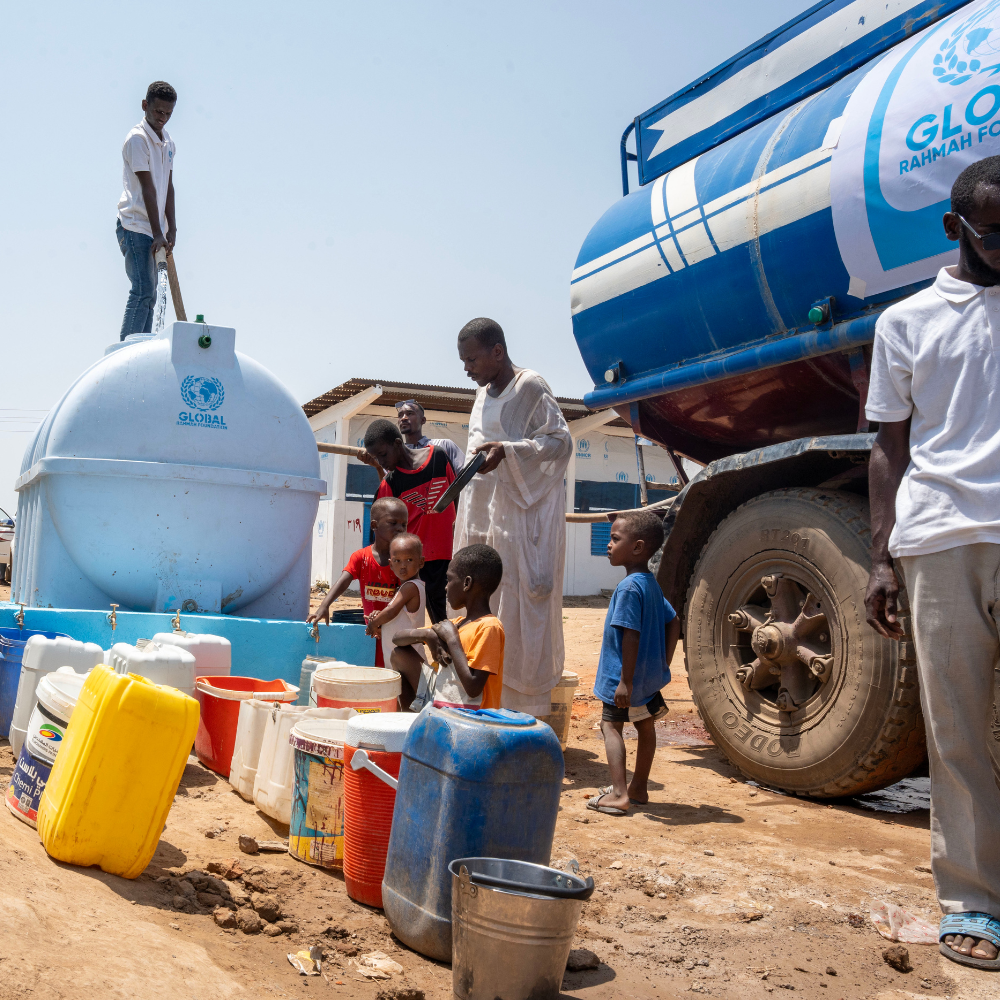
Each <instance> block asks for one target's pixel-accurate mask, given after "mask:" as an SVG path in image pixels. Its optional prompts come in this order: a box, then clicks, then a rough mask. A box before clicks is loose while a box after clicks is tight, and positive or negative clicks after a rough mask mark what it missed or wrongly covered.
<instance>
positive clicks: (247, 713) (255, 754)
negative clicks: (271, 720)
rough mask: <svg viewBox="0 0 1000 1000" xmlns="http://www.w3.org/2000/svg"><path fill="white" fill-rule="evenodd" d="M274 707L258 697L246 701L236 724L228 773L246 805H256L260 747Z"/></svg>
mask: <svg viewBox="0 0 1000 1000" xmlns="http://www.w3.org/2000/svg"><path fill="white" fill-rule="evenodd" d="M273 708H274V702H273V701H259V700H258V699H257V698H248V699H247V700H246V701H243V702H240V714H239V719H238V721H237V723H236V745H235V746H234V747H233V763H232V766H231V768H230V770H229V784H230V785H232V786H233V788H235V789H236V791H237V792H239V794H240V797H241V798H244V799H246V800H247V802H253V785H254V779H255V778H256V777H257V763H258V761H259V760H260V748H261V745H262V744H263V742H264V730H265V729H266V728H267V719H268V716H269V715H270V714H271V710H272V709H273Z"/></svg>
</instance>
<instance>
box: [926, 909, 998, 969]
mask: <svg viewBox="0 0 1000 1000" xmlns="http://www.w3.org/2000/svg"><path fill="white" fill-rule="evenodd" d="M948 934H961V935H962V936H963V937H971V938H976V939H977V940H985V941H989V942H990V943H991V944H993V946H994V947H996V948H1000V920H997V919H996V917H993V916H990V914H989V913H977V912H969V913H948V914H946V915H945V916H943V917H942V918H941V927H940V933H939V935H938V940H939V941H940V945H939V946H938V947H939V950H940V952H941V954H942V955H944V957H945V958H950V959H951V960H952V961H953V962H957V963H958V964H959V965H968V966H971V967H972V968H973V969H985V970H987V971H989V972H1000V955H998V956H997V957H996V958H992V959H989V958H976V957H975V956H973V955H962V954H960V953H959V952H957V951H955V949H954V948H951V947H949V946H948V945H946V944H945V943H944V939H945V936H946V935H948Z"/></svg>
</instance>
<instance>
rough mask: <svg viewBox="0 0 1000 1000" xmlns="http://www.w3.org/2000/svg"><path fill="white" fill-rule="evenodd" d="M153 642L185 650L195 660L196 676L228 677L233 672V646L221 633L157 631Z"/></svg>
mask: <svg viewBox="0 0 1000 1000" xmlns="http://www.w3.org/2000/svg"><path fill="white" fill-rule="evenodd" d="M153 642H158V643H160V644H162V645H164V646H177V647H178V648H179V649H185V650H187V651H188V652H189V653H190V654H191V655H192V656H193V657H194V661H195V666H196V667H197V670H196V671H195V676H196V677H229V676H230V675H231V674H232V672H233V647H232V645H231V644H230V642H229V640H228V639H224V638H223V637H222V636H221V635H209V634H208V633H207V632H157V633H156V635H154V636H153Z"/></svg>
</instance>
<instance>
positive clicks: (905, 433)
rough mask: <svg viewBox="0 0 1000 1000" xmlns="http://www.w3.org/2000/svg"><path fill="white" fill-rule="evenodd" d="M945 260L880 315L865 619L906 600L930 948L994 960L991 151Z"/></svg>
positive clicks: (997, 366)
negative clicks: (935, 907) (929, 882)
mask: <svg viewBox="0 0 1000 1000" xmlns="http://www.w3.org/2000/svg"><path fill="white" fill-rule="evenodd" d="M944 228H945V232H946V234H947V236H948V239H950V240H955V241H957V242H958V245H959V260H958V264H956V265H954V266H952V267H945V268H942V269H941V270H940V271H939V272H938V275H937V279H936V280H935V282H934V284H933V285H932V286H931V287H930V288H927V289H925V290H924V291H922V292H918V293H917V294H916V295H912V296H910V298H908V299H906V300H905V301H903V302H900V303H899V304H898V305H895V306H892V307H890V308H889V309H887V310H886V311H885V312H884V313H883V314H882V316H881V317H880V319H879V321H878V326H877V327H876V331H875V344H874V348H873V355H872V372H871V384H870V387H869V392H868V403H867V414H868V419H869V420H876V421H878V423H879V430H878V436H877V438H876V441H875V445H874V447H873V448H872V455H871V467H870V473H869V487H870V495H871V525H872V570H871V578H870V580H869V583H868V592H867V594H866V596H865V605H866V608H867V615H868V622H869V624H870V625H871V626H872V627H873V628H874V629H875V630H876V631H877V632H879V633H880V634H881V635H883V636H886V637H887V638H890V639H896V638H900V637H902V636H904V631H903V625H902V624H901V622H900V621H899V619H898V617H897V616H898V614H899V613H900V611H901V610H902V613H903V614H905V613H906V612H905V609H900V607H899V585H900V583H903V584H904V585H905V588H906V595H907V598H908V601H909V614H908V618H909V626H910V632H911V633H912V636H913V641H914V647H915V651H916V658H917V671H918V675H919V680H920V701H921V706H922V708H923V714H924V721H925V724H926V727H927V753H928V757H929V760H930V774H931V865H932V869H933V873H934V884H935V888H936V890H937V896H938V901H939V903H940V905H941V909H942V912H943V913H944V914H945V916H944V918H943V919H942V922H941V931H940V935H941V942H942V943H941V951H942V953H943V954H944V955H946V956H947V957H948V958H950V959H952V960H953V961H956V962H959V963H961V964H963V965H972V966H974V967H977V968H983V969H993V970H996V969H1000V958H998V947H1000V839H998V837H997V831H998V830H1000V790H998V785H997V780H998V776H1000V743H998V740H1000V718H998V714H997V711H998V709H997V700H996V699H997V684H998V673H997V666H998V663H1000V633H998V623H1000V156H993V157H989V158H988V159H984V160H979V161H977V162H975V163H973V164H972V165H971V166H969V167H967V168H966V169H965V170H963V171H962V173H961V174H959V176H958V178H957V179H956V181H955V183H954V186H953V187H952V189H951V211H950V212H947V213H945V216H944Z"/></svg>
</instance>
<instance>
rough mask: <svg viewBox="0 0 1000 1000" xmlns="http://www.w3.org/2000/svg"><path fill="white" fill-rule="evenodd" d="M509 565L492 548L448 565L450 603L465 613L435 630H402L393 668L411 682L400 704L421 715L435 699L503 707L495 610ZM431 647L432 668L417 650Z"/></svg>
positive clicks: (461, 555) (461, 554)
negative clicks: (492, 605)
mask: <svg viewBox="0 0 1000 1000" xmlns="http://www.w3.org/2000/svg"><path fill="white" fill-rule="evenodd" d="M502 577H503V562H502V561H501V559H500V555H499V553H498V552H497V550H496V549H494V548H491V547H490V546H489V545H469V546H466V548H464V549H460V550H459V551H458V552H456V553H455V555H454V556H452V559H451V563H450V564H449V566H448V574H447V583H446V593H447V596H448V603H449V604H450V605H451V606H452V607H453V608H454V609H455V610H456V611H460V610H462V609H464V610H465V615H464V617H461V618H453V619H451V620H450V621H449V620H448V619H447V618H446V619H445V620H444V621H441V622H438V623H437V624H436V625H435V626H433V627H432V628H421V629H412V630H407V631H402V630H401V631H399V632H397V633H396V635H395V637H394V642H395V644H396V648H395V649H394V650H393V651H392V659H391V663H392V666H393V668H394V669H396V670H398V671H399V672H400V673H401V674H402V675H403V678H404V680H405V682H406V683H405V684H404V685H403V694H402V695H401V696H400V699H399V700H400V704H401V705H402V707H403V708H404V709H406V708H409V709H410V710H411V711H420V709H421V708H423V706H424V704H426V702H427V701H430V700H432V699H433V703H434V705H435V706H436V707H437V708H499V707H500V689H501V687H502V685H503V645H504V636H503V625H501V624H500V619H499V618H497V616H496V615H494V614H493V613H492V612H491V611H490V596H491V595H492V594H493V592H494V591H495V590H496V589H497V587H499V586H500V580H501V578H502ZM420 643H425V644H426V645H427V648H428V650H429V652H430V656H431V664H430V665H428V664H427V662H426V661H425V660H424V658H423V657H422V656H421V655H420V653H419V652H418V651H417V650H416V649H414V646H416V645H418V644H420Z"/></svg>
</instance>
